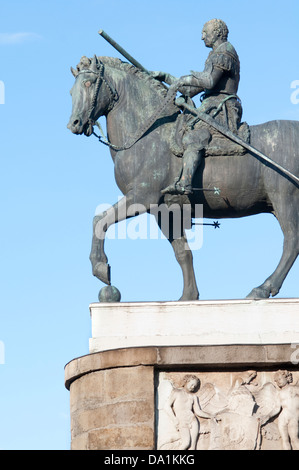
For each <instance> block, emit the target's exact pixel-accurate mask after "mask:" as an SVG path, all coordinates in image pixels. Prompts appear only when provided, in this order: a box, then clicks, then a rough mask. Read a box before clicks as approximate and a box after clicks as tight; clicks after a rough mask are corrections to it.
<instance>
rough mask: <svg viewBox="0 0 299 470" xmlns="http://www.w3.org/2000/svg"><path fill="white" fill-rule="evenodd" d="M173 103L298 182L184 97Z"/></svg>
mask: <svg viewBox="0 0 299 470" xmlns="http://www.w3.org/2000/svg"><path fill="white" fill-rule="evenodd" d="M175 104H176V105H177V106H179V107H184V108H186V109H187V110H188V111H190V113H192V114H194V115H195V116H197V117H199V118H200V119H201V120H202V121H204V122H205V123H206V124H209V125H210V126H212V127H214V129H216V130H217V131H219V132H220V133H221V134H223V135H225V136H226V137H228V138H229V139H230V140H233V141H234V142H236V143H237V144H239V145H241V146H242V147H244V148H245V149H247V150H249V151H250V152H252V153H254V154H255V155H257V156H258V157H260V158H261V159H262V160H264V161H266V162H268V163H270V164H271V165H272V166H274V167H275V168H277V169H278V170H280V171H281V172H282V173H284V174H285V175H287V176H289V177H290V178H291V179H292V180H294V181H296V183H297V184H299V178H298V177H297V176H295V175H293V173H291V172H290V171H288V170H286V169H285V168H283V167H282V166H281V165H279V164H278V163H276V162H274V161H273V160H271V158H269V157H267V155H265V154H264V153H262V152H260V151H259V150H257V149H256V148H254V147H253V146H252V145H250V144H248V143H247V142H245V140H243V139H240V137H238V136H237V135H235V134H234V133H233V132H231V131H230V130H229V129H227V128H226V127H223V126H221V124H218V123H217V122H216V121H215V120H214V119H213V118H212V117H211V116H209V115H208V114H207V113H203V112H201V111H199V110H198V109H196V108H194V107H193V106H191V105H189V104H188V103H186V102H185V100H184V98H183V97H182V96H180V97H179V98H177V99H176V101H175Z"/></svg>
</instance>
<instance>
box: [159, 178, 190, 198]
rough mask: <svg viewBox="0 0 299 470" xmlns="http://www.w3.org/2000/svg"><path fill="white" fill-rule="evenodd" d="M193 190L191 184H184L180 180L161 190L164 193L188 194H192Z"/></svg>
mask: <svg viewBox="0 0 299 470" xmlns="http://www.w3.org/2000/svg"><path fill="white" fill-rule="evenodd" d="M192 192H193V191H192V186H191V185H187V186H183V185H182V183H181V182H180V181H175V182H174V183H172V184H170V185H169V186H167V187H166V188H165V189H163V190H162V191H161V193H162V194H179V195H186V196H188V195H189V194H192Z"/></svg>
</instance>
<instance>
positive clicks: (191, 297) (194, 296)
mask: <svg viewBox="0 0 299 470" xmlns="http://www.w3.org/2000/svg"><path fill="white" fill-rule="evenodd" d="M198 299H199V293H198V292H197V291H193V292H191V293H189V294H183V295H182V297H181V298H179V300H178V302H190V301H193V300H198Z"/></svg>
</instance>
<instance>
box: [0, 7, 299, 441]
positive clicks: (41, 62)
mask: <svg viewBox="0 0 299 470" xmlns="http://www.w3.org/2000/svg"><path fill="white" fill-rule="evenodd" d="M215 17H216V18H222V19H223V20H224V21H226V23H227V24H228V26H229V29H230V36H229V39H230V41H231V42H232V43H233V44H234V46H235V47H236V49H237V51H238V53H239V56H240V60H241V83H240V87H239V96H240V97H241V99H242V102H243V109H244V115H243V119H244V120H246V121H247V122H248V123H249V124H258V123H262V122H266V121H269V120H272V119H294V120H299V104H295V103H292V101H291V96H292V93H294V89H292V88H291V84H292V83H293V82H294V81H296V80H299V67H298V61H297V57H298V42H299V37H298V18H299V3H298V0H285V1H284V2H282V1H277V0H271V1H269V0H263V1H262V2H261V1H257V0H251V1H250V2H249V1H243V2H240V1H236V0H227V1H226V2H223V0H221V1H220V0H214V1H213V2H204V1H201V0H185V1H184V2H181V1H178V0H150V1H144V0H136V1H134V0H110V1H109V2H107V1H104V0H89V2H85V3H84V2H82V1H81V0H80V1H79V0H59V1H58V0H51V1H49V0H44V1H42V2H41V1H38V0H27V1H26V2H24V1H23V0H19V1H18V0H11V1H9V2H2V5H1V18H0V55H1V66H0V81H1V82H0V83H1V84H2V85H1V86H2V92H3V91H4V98H5V99H4V100H2V101H1V94H0V102H1V104H0V122H1V128H0V135H1V138H0V150H1V153H0V155H1V172H0V179H1V186H0V188H1V193H2V197H1V203H0V204H1V220H2V226H1V232H0V237H1V243H0V247H1V251H2V256H1V271H0V273H1V274H0V275H1V300H0V305H1V308H0V354H1V351H2V360H1V357H0V384H1V386H0V423H1V424H0V449H68V448H69V447H70V423H69V393H68V392H67V391H66V390H65V389H64V365H65V364H66V363H67V362H68V361H70V360H72V359H73V358H75V357H78V356H81V355H84V354H87V353H88V339H89V337H90V318H89V304H90V303H91V302H95V301H97V296H98V291H99V289H100V288H101V287H102V286H103V284H101V283H100V282H99V281H98V280H97V279H95V278H93V276H92V274H91V267H90V263H89V258H88V257H89V250H90V243H91V228H92V218H93V216H94V213H95V210H96V207H97V206H98V205H99V204H104V203H108V204H113V203H114V202H116V201H117V199H118V197H119V196H120V191H119V190H118V188H117V186H116V184H115V181H114V177H113V165H112V161H111V158H110V154H109V151H108V149H107V148H106V147H104V146H102V145H100V144H99V143H98V142H97V140H96V139H95V138H94V137H90V138H86V137H85V136H75V135H73V134H71V132H70V131H69V130H68V129H67V128H66V125H67V122H68V120H69V117H70V114H71V97H70V95H69V90H70V88H71V87H72V85H73V81H74V79H73V76H72V75H71V73H70V71H69V69H70V66H71V65H72V66H76V64H77V63H78V62H79V60H80V57H81V56H82V55H87V56H90V57H91V56H93V54H95V53H96V54H97V55H107V56H113V57H119V55H118V53H117V52H116V51H115V50H114V49H112V47H111V46H110V45H109V44H107V43H106V42H105V41H104V39H102V38H101V37H100V36H99V35H98V33H97V32H98V30H99V29H104V30H105V31H106V32H107V33H108V34H109V35H110V36H112V37H113V38H114V39H115V40H116V41H117V42H119V43H120V44H122V46H123V47H124V48H125V49H127V50H128V51H129V52H130V53H131V54H132V55H133V56H135V57H136V59H137V60H138V61H139V62H141V63H142V64H143V65H144V67H146V68H148V69H149V70H163V71H167V72H169V73H171V74H173V75H176V76H178V77H179V76H180V75H185V74H187V73H189V71H190V70H191V69H193V70H198V71H200V70H202V68H203V65H204V61H205V59H206V57H207V54H208V50H207V49H206V48H205V47H204V44H203V43H202V41H201V29H202V26H203V24H204V23H205V22H206V21H208V20H210V19H212V18H215ZM295 91H296V90H295ZM297 96H298V95H297ZM3 101H4V103H3ZM293 101H294V100H293ZM203 236H204V238H203V246H202V248H201V249H200V250H196V251H195V252H194V253H193V255H194V264H195V269H196V276H197V281H198V285H199V290H200V294H201V299H202V300H208V299H231V298H244V297H245V296H246V295H247V294H248V293H249V292H250V291H251V289H252V288H253V287H256V286H258V285H260V284H261V283H262V282H263V281H264V280H265V279H266V278H267V277H268V276H269V275H270V274H271V273H272V272H273V271H274V269H275V267H276V265H277V264H278V261H279V259H280V256H281V252H282V233H281V230H280V228H279V225H278V223H277V222H276V220H275V219H274V217H273V216H270V215H259V216H255V217H251V218H246V219H242V220H233V221H232V220H223V221H221V229H220V230H214V229H212V228H209V227H206V228H205V230H204V234H203ZM168 245H169V244H168V242H167V241H166V240H134V241H133V240H130V239H127V240H108V242H107V245H106V249H107V254H108V256H109V263H110V264H111V267H112V275H113V278H112V280H113V284H114V285H116V286H117V287H118V288H119V290H120V291H121V294H122V300H123V301H160V300H161V301H162V300H163V301H164V300H177V299H178V298H179V297H180V295H181V290H182V279H181V274H180V271H179V267H178V265H177V263H176V261H175V259H174V256H173V253H172V249H171V247H170V246H168ZM298 278H299V264H298V260H297V262H296V264H295V265H294V267H293V269H292V271H291V272H290V274H289V276H288V277H287V279H286V281H285V283H284V285H283V287H282V289H281V292H280V294H279V297H298V295H299V293H298ZM1 362H4V363H3V364H2V363H1Z"/></svg>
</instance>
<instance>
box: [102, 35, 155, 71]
mask: <svg viewBox="0 0 299 470" xmlns="http://www.w3.org/2000/svg"><path fill="white" fill-rule="evenodd" d="M99 34H100V36H102V37H103V38H104V39H106V41H107V42H109V44H111V46H112V47H114V49H116V50H117V51H118V52H119V53H120V54H121V55H122V56H124V57H125V58H126V59H127V60H128V61H129V62H131V64H133V65H135V67H137V68H138V69H140V70H142V71H143V72H146V73H148V74H150V72H149V71H148V70H146V69H145V68H144V67H143V65H141V64H140V63H139V62H138V61H137V60H136V59H134V57H132V56H131V54H129V53H128V52H127V51H125V49H124V48H123V47H121V46H120V45H119V44H117V42H115V41H114V39H112V38H111V37H110V36H109V35H108V34H107V33H105V31H103V30H102V29H100V31H99Z"/></svg>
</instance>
